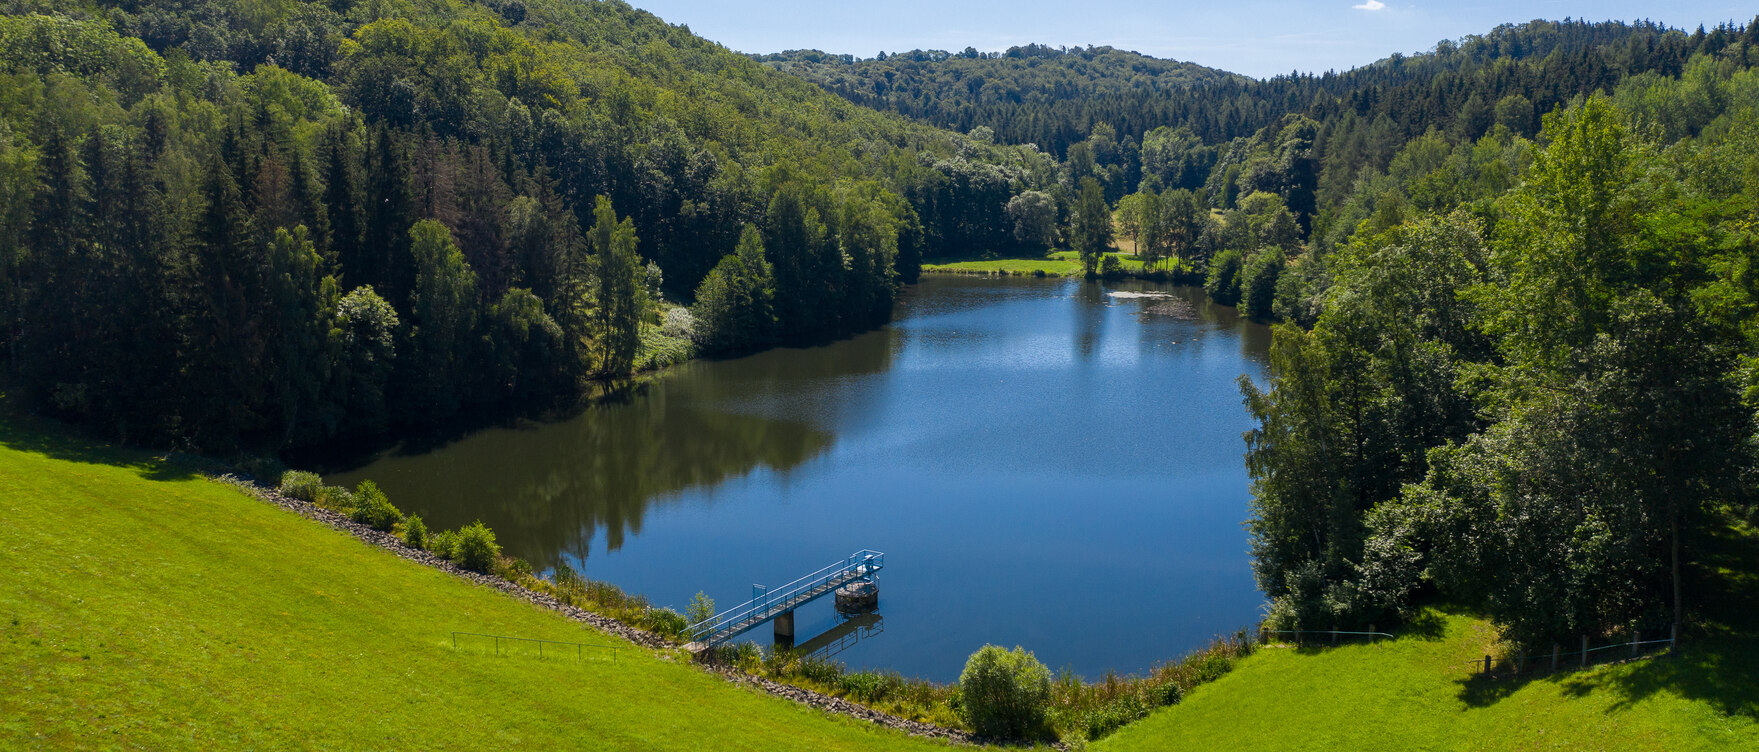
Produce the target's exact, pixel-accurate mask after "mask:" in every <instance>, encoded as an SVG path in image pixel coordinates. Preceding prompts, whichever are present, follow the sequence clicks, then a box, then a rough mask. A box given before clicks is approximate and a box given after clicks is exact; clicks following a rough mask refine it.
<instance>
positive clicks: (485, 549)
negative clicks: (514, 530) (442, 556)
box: [452, 520, 501, 574]
mask: <svg viewBox="0 0 1759 752" xmlns="http://www.w3.org/2000/svg"><path fill="white" fill-rule="evenodd" d="M500 558H501V546H500V545H499V544H497V543H495V531H493V530H490V529H488V527H487V526H485V525H483V523H482V520H477V521H476V522H473V523H471V524H470V525H469V526H468V527H465V528H464V529H462V530H459V531H458V544H457V546H456V547H455V548H454V549H453V555H452V562H453V563H455V564H457V565H458V566H460V567H463V568H465V569H468V570H470V571H472V572H479V573H481V574H489V573H490V572H492V571H494V568H495V561H496V560H498V559H500Z"/></svg>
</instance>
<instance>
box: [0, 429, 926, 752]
mask: <svg viewBox="0 0 1759 752" xmlns="http://www.w3.org/2000/svg"><path fill="white" fill-rule="evenodd" d="M0 489H4V492H3V493H0V520H4V524H0V748H7V749H16V748H26V747H33V746H40V747H48V748H66V747H112V746H123V747H134V748H160V749H170V748H206V747H223V748H234V747H269V748H285V747H313V748H342V749H358V748H385V747H395V748H407V749H424V748H478V749H496V748H507V747H523V748H545V749H549V748H570V749H573V748H610V749H632V748H640V749H699V748H716V749H728V748H735V749H738V748H743V749H760V748H761V749H773V748H777V747H791V748H801V749H855V748H861V749H876V748H877V749H888V748H906V747H909V748H923V747H929V746H931V745H930V744H929V743H927V742H921V741H918V740H915V739H912V738H909V737H904V736H902V735H899V734H895V733H891V732H883V731H880V730H877V729H875V728H873V727H871V726H867V725H865V724H858V723H856V722H854V721H849V720H846V719H840V718H829V717H826V716H825V715H823V714H821V713H818V712H817V711H813V710H809V709H806V708H803V707H800V706H797V705H794V704H792V703H789V702H785V701H782V700H778V699H774V698H770V697H768V696H764V695H760V694H757V693H755V692H752V691H748V690H744V689H739V688H735V687H732V686H730V685H727V684H725V683H724V682H722V681H720V680H718V679H715V678H713V677H711V676H709V675H707V674H704V673H702V672H700V671H698V670H695V669H692V668H689V667H686V666H683V665H678V664H674V663H671V662H668V661H666V660H662V659H660V658H657V657H654V656H653V655H652V654H647V653H643V652H642V651H639V650H633V649H631V650H625V651H623V658H622V660H621V661H620V662H618V663H615V664H613V663H610V662H607V661H604V660H602V659H601V660H598V661H585V662H575V661H572V660H568V661H563V660H556V659H554V658H552V659H551V660H548V661H542V660H539V659H537V658H535V657H510V658H509V657H502V658H496V657H493V656H492V655H485V654H483V653H482V652H477V651H472V650H468V649H465V650H454V649H453V648H452V647H451V643H450V640H449V638H448V632H449V631H451V630H468V631H474V632H487V633H496V634H505V635H519V636H525V637H540V638H549V639H558V640H572V641H582V642H601V643H611V642H613V640H612V638H609V637H607V636H604V635H601V634H598V633H596V632H593V631H591V630H589V629H587V628H585V627H582V626H580V625H577V624H575V623H574V622H570V621H567V620H565V619H563V618H561V617H559V616H556V615H554V614H552V613H549V612H545V611H541V610H539V609H536V608H534V607H532V606H529V605H527V604H524V603H522V602H519V601H517V600H514V599H513V598H511V597H508V596H505V595H502V594H500V593H497V592H494V591H490V590H487V589H484V588H481V587H477V586H473V585H470V584H468V583H465V582H463V581H461V580H458V579H456V578H453V577H450V576H448V575H445V574H442V573H440V572H437V571H434V570H431V569H427V568H425V567H421V566H419V565H416V564H413V563H409V562H406V561H404V560H402V559H398V558H396V557H395V556H393V555H391V554H389V553H386V552H384V551H380V550H377V549H373V548H371V547H368V546H366V545H365V544H363V543H360V542H358V541H356V540H354V539H353V538H350V537H347V536H345V535H343V534H340V533H336V532H333V531H331V530H329V529H328V528H325V527H323V526H321V525H319V524H317V523H314V522H311V521H308V520H305V519H303V518H300V517H297V516H295V515H292V514H289V513H287V512H284V511H281V510H279V509H276V508H274V507H272V506H269V505H267V504H263V503H261V502H258V501H255V500H253V499H250V498H248V497H246V496H244V495H243V494H241V493H239V492H237V491H235V490H233V489H230V488H228V487H226V486H223V485H220V484H217V483H213V482H210V481H206V480H203V479H200V478H198V477H195V476H192V475H190V474H188V473H185V472H182V471H180V470H179V469H177V468H175V467H172V466H169V465H165V464H161V463H156V462H153V461H150V460H148V459H147V458H146V457H144V456H141V455H135V454H130V453H125V452H121V451H113V450H109V449H104V448H100V447H93V446H90V445H86V444H82V443H80V442H77V441H72V440H67V439H64V438H61V437H59V436H57V435H55V434H52V433H45V432H42V431H37V430H31V429H25V428H20V423H19V422H18V421H7V420H4V419H0Z"/></svg>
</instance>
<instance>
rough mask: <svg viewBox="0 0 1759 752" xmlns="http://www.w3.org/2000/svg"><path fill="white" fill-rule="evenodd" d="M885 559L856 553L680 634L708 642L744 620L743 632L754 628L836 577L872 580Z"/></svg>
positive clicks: (875, 554)
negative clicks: (770, 614)
mask: <svg viewBox="0 0 1759 752" xmlns="http://www.w3.org/2000/svg"><path fill="white" fill-rule="evenodd" d="M885 556H886V555H885V554H884V553H881V552H879V551H874V550H871V549H862V550H860V551H856V552H855V553H853V554H850V555H849V556H848V557H846V558H844V559H843V560H842V561H839V562H836V563H834V564H830V565H827V566H824V567H820V568H819V569H817V570H816V571H814V572H812V573H810V574H807V575H805V576H803V577H799V578H797V579H795V580H794V581H793V582H790V583H788V584H786V585H783V586H781V587H777V588H770V589H769V590H767V591H766V592H764V593H763V594H762V595H759V596H758V597H756V598H752V599H751V600H749V601H746V602H744V603H741V604H739V605H737V606H734V607H732V608H730V609H728V610H726V611H722V612H720V613H717V614H715V615H713V616H710V617H709V618H707V619H704V620H702V621H700V622H697V623H695V624H692V625H690V626H689V627H686V628H685V630H684V632H685V634H687V635H689V636H690V637H691V639H693V640H699V641H709V640H712V639H713V638H714V636H715V634H716V633H718V632H720V631H722V630H723V629H727V628H729V627H732V626H738V625H742V624H744V623H745V622H746V621H748V620H753V622H752V624H751V625H749V626H747V627H746V628H747V629H748V628H750V626H756V625H757V624H761V623H762V622H763V621H764V620H765V619H767V618H770V617H764V618H763V619H759V618H757V617H759V616H762V615H763V614H764V613H765V612H768V611H772V610H777V609H778V607H780V610H781V611H785V610H787V607H789V606H790V605H791V604H792V603H793V602H794V601H795V600H796V599H797V598H799V597H800V596H801V595H803V594H805V593H806V592H808V591H811V590H813V589H815V588H819V587H823V586H824V585H825V584H826V583H828V582H831V581H832V580H835V579H837V578H839V577H844V576H846V575H852V576H848V577H847V579H848V580H849V581H854V580H858V579H867V578H869V577H872V576H873V573H874V572H877V571H879V570H880V569H881V568H883V567H884V566H885ZM772 616H773V615H772Z"/></svg>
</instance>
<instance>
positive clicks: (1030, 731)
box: [959, 645, 1051, 739]
mask: <svg viewBox="0 0 1759 752" xmlns="http://www.w3.org/2000/svg"><path fill="white" fill-rule="evenodd" d="M959 694H960V698H961V703H962V708H963V711H964V713H965V720H966V722H967V723H968V724H970V726H971V730H972V731H974V732H976V733H977V734H978V735H979V736H982V737H986V738H990V739H1033V738H1036V737H1038V736H1039V735H1040V734H1042V733H1043V732H1044V722H1045V709H1046V707H1047V706H1048V705H1049V703H1050V697H1051V675H1050V670H1049V669H1047V668H1045V667H1044V664H1042V663H1039V662H1038V659H1037V658H1036V657H1034V656H1033V655H1032V653H1029V652H1027V651H1026V650H1025V649H1024V648H1018V647H1016V648H1014V649H1013V650H1007V649H1005V648H1001V647H997V646H995V645H985V646H983V647H982V648H979V649H978V651H977V652H975V653H972V654H971V657H970V658H969V659H967V660H966V661H965V670H964V671H962V672H960V674H959Z"/></svg>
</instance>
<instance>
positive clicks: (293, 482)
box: [281, 470, 324, 502]
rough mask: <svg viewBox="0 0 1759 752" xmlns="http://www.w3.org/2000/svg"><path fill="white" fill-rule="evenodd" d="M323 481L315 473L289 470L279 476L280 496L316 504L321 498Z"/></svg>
mask: <svg viewBox="0 0 1759 752" xmlns="http://www.w3.org/2000/svg"><path fill="white" fill-rule="evenodd" d="M323 492H324V479H323V478H320V477H318V474H317V473H308V472H305V471H304V470H289V471H287V472H285V473H282V474H281V495H282V496H286V497H287V498H290V499H299V500H300V501H311V502H316V501H317V500H318V499H319V498H322V494H323Z"/></svg>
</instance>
